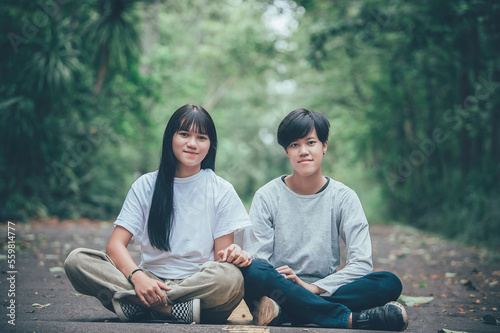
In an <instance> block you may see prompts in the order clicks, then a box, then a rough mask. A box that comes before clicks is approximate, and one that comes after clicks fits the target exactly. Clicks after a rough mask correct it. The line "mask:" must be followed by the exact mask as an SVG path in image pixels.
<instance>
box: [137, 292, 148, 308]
mask: <svg viewBox="0 0 500 333" xmlns="http://www.w3.org/2000/svg"><path fill="white" fill-rule="evenodd" d="M137 296H138V297H139V299H140V300H141V303H142V304H143V305H144V306H147V307H148V308H149V303H148V301H147V300H146V298H145V297H144V296H142V295H139V294H138V295H137Z"/></svg>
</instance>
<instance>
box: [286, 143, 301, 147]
mask: <svg viewBox="0 0 500 333" xmlns="http://www.w3.org/2000/svg"><path fill="white" fill-rule="evenodd" d="M298 146H299V145H298V144H297V143H295V142H294V143H291V144H290V145H289V146H288V147H298Z"/></svg>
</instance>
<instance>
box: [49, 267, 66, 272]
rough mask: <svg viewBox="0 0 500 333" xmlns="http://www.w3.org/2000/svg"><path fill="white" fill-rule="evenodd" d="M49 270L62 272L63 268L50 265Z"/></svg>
mask: <svg viewBox="0 0 500 333" xmlns="http://www.w3.org/2000/svg"><path fill="white" fill-rule="evenodd" d="M49 272H51V273H57V272H64V269H63V268H62V267H51V268H49Z"/></svg>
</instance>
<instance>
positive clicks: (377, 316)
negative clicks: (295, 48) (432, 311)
mask: <svg viewBox="0 0 500 333" xmlns="http://www.w3.org/2000/svg"><path fill="white" fill-rule="evenodd" d="M329 127H330V123H329V121H328V119H326V117H324V116H323V115H322V114H320V113H318V112H310V111H308V110H305V109H297V110H294V111H292V112H291V113H290V114H288V115H287V116H286V117H285V118H284V119H283V121H282V122H281V124H280V125H279V128H278V142H279V144H280V145H281V146H282V147H283V148H284V150H285V153H286V155H287V156H288V159H289V160H290V164H291V165H292V167H293V174H291V175H284V176H281V177H278V178H276V179H274V180H272V181H270V182H269V183H267V184H266V185H264V186H263V187H262V188H260V189H259V190H258V191H257V192H256V194H255V196H254V199H253V201H252V206H251V209H250V219H251V220H252V227H250V228H248V229H246V230H245V235H244V243H243V248H244V249H245V250H246V251H248V252H249V253H250V254H251V255H252V258H254V260H253V261H252V264H251V265H250V266H248V267H245V268H242V272H243V276H244V278H245V302H246V303H247V305H248V307H249V309H250V311H251V312H252V314H253V316H254V322H255V323H256V324H257V325H280V324H282V323H291V324H292V325H304V324H311V323H312V324H317V325H319V326H321V327H337V328H362V329H363V328H366V329H374V330H404V329H406V327H407V325H408V317H407V314H406V311H405V309H404V307H403V306H402V305H401V304H399V303H397V302H395V301H396V300H397V299H398V297H399V295H400V294H401V291H402V284H401V281H400V279H399V278H398V277H397V276H396V275H394V274H392V273H390V272H375V273H373V264H372V248H371V240H370V234H369V227H368V222H367V220H366V217H365V214H364V211H363V208H362V206H361V203H360V200H359V198H358V196H357V195H356V193H355V192H354V191H353V190H352V189H350V188H349V187H347V186H346V185H344V184H342V183H340V182H338V181H335V180H334V179H331V178H328V177H325V176H324V175H323V174H322V172H321V164H322V161H323V156H324V155H325V154H326V152H327V148H328V133H329ZM340 239H342V241H344V243H345V244H346V249H347V260H346V266H345V267H344V268H342V269H340V270H338V269H339V267H340V264H341V259H340V249H339V241H340Z"/></svg>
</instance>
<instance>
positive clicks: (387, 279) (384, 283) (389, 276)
mask: <svg viewBox="0 0 500 333" xmlns="http://www.w3.org/2000/svg"><path fill="white" fill-rule="evenodd" d="M378 274H379V275H380V278H379V281H380V289H381V291H382V292H383V293H384V294H386V295H388V296H389V298H391V299H393V300H396V299H398V297H399V296H400V295H401V292H402V291H403V284H402V283H401V280H400V279H399V277H398V276H397V275H396V274H393V273H391V272H378Z"/></svg>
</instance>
